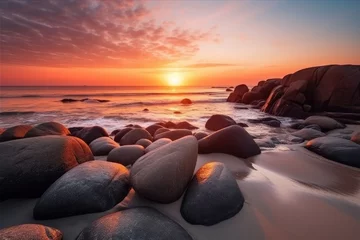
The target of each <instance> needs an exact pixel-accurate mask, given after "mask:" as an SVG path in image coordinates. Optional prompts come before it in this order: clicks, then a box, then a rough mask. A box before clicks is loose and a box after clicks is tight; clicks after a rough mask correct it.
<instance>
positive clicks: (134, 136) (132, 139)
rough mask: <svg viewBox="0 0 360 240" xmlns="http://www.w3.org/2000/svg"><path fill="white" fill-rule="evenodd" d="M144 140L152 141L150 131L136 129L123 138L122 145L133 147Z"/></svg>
mask: <svg viewBox="0 0 360 240" xmlns="http://www.w3.org/2000/svg"><path fill="white" fill-rule="evenodd" d="M142 138H144V139H149V140H152V136H151V134H150V133H149V132H148V131H146V130H145V129H142V128H135V129H133V130H131V131H129V132H128V133H126V134H125V135H124V136H123V137H122V138H121V140H120V145H132V144H135V143H136V142H137V141H139V140H140V139H142Z"/></svg>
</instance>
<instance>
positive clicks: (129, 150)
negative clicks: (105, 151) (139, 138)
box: [107, 145, 145, 166]
mask: <svg viewBox="0 0 360 240" xmlns="http://www.w3.org/2000/svg"><path fill="white" fill-rule="evenodd" d="M144 154H145V149H144V147H143V146H140V145H127V146H121V147H118V148H115V149H113V150H112V151H111V152H110V153H109V155H108V156H107V160H108V161H109V162H116V163H120V164H122V165H124V166H128V165H132V164H134V162H135V161H136V160H138V159H139V158H140V157H141V156H142V155H144Z"/></svg>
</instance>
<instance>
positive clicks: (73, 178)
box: [34, 161, 130, 220]
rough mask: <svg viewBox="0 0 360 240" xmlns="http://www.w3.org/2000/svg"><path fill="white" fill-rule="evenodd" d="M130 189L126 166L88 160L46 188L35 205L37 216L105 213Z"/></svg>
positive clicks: (49, 217)
mask: <svg viewBox="0 0 360 240" xmlns="http://www.w3.org/2000/svg"><path fill="white" fill-rule="evenodd" d="M84 186H86V187H84ZM129 190H130V185H129V170H128V169H127V168H126V167H124V166H122V165H121V164H117V163H111V162H106V161H90V162H86V163H83V164H80V165H79V166H77V167H74V168H73V169H71V170H70V171H68V172H67V173H65V174H64V175H63V176H61V177H60V178H59V179H58V180H57V181H56V182H55V183H54V184H52V185H51V186H50V187H49V189H48V190H46V192H45V193H44V194H43V195H42V196H41V198H40V199H39V200H38V202H37V203H36V205H35V208H34V218H35V219H37V220H39V219H53V218H61V217H68V216H73V215H80V214H86V213H93V212H103V211H106V210H108V209H110V208H112V207H113V206H115V205H116V204H117V203H119V202H121V201H122V200H123V199H124V198H125V197H126V195H127V194H128V192H129Z"/></svg>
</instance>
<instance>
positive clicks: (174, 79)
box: [167, 73, 183, 87]
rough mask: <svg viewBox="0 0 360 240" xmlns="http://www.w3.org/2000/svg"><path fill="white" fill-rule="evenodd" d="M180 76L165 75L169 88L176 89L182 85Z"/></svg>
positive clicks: (177, 74)
mask: <svg viewBox="0 0 360 240" xmlns="http://www.w3.org/2000/svg"><path fill="white" fill-rule="evenodd" d="M182 80H183V78H182V76H181V75H180V74H179V73H169V74H168V75H167V82H168V85H169V86H172V87H176V86H180V85H181V84H182Z"/></svg>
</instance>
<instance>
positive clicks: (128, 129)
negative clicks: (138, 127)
mask: <svg viewBox="0 0 360 240" xmlns="http://www.w3.org/2000/svg"><path fill="white" fill-rule="evenodd" d="M133 129H134V128H133V127H126V128H124V129H121V130H120V131H118V132H117V133H116V135H115V137H114V141H115V142H118V143H119V142H120V140H121V138H122V137H123V136H125V134H127V133H128V132H130V131H131V130H133Z"/></svg>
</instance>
